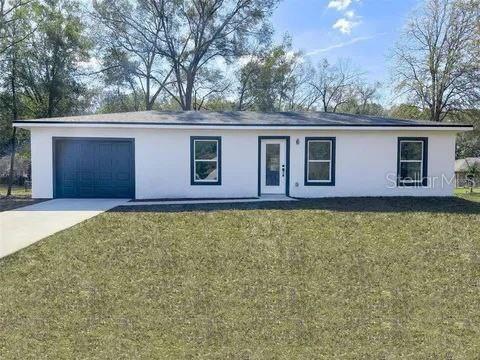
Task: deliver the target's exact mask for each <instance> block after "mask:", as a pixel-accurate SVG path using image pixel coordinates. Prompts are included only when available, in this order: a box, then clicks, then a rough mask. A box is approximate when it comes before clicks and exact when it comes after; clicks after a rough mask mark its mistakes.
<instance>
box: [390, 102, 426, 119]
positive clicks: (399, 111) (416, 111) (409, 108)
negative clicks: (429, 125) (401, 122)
mask: <svg viewBox="0 0 480 360" xmlns="http://www.w3.org/2000/svg"><path fill="white" fill-rule="evenodd" d="M389 116H391V117H393V118H397V119H414V120H427V118H428V114H426V113H425V111H423V110H422V109H421V108H419V107H418V106H416V105H412V104H399V105H395V106H392V108H391V109H390V111H389Z"/></svg>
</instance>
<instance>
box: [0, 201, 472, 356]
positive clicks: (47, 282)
mask: <svg viewBox="0 0 480 360" xmlns="http://www.w3.org/2000/svg"><path fill="white" fill-rule="evenodd" d="M132 209H133V208H117V209H116V210H115V211H110V212H108V213H104V214H102V215H100V216H97V217H95V218H93V219H90V220H88V221H85V222H83V223H81V224H79V225H77V226H75V227H73V228H71V229H68V230H65V231H63V232H61V233H59V234H57V235H54V236H51V237H50V238H48V239H46V240H44V241H41V242H40V243H38V244H36V245H33V246H31V247H30V248H28V249H25V250H23V251H20V252H18V253H16V254H14V255H11V256H9V257H7V258H5V259H3V260H0V284H1V285H0V307H1V308H0V354H1V355H0V357H1V358H2V359H47V358H55V359H63V358H81V359H87V358H96V359H134V358H135V359H136V358H142V359H143V358H144V359H149V358H171V359H178V358H216V359H225V358H232V359H311V358H347V359H358V358H365V359H400V358H412V359H427V358H431V359H474V358H478V356H479V354H480V291H479V290H480V283H479V279H480V204H479V203H476V202H473V201H469V200H465V199H460V198H450V199H398V198H397V199H332V200H318V201H302V202H297V203H282V204H268V205H265V206H263V207H262V206H261V205H259V204H254V205H237V206H236V208H235V209H232V208H229V207H228V205H219V206H210V207H205V206H193V207H184V206H176V207H169V208H155V207H153V208H152V207H145V208H140V209H139V208H136V209H137V210H138V211H136V212H134V211H133V210H132ZM158 210H166V211H163V212H159V211H158Z"/></svg>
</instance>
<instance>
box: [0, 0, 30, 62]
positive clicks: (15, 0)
mask: <svg viewBox="0 0 480 360" xmlns="http://www.w3.org/2000/svg"><path fill="white" fill-rule="evenodd" d="M31 2H32V0H10V1H8V0H0V55H2V54H4V53H5V52H6V51H8V50H9V49H10V48H11V47H12V46H15V45H17V44H20V43H21V42H22V41H24V40H25V39H26V38H27V37H28V36H29V35H30V33H25V32H23V33H22V36H16V37H15V38H12V28H14V27H16V28H17V29H18V28H19V26H18V25H17V23H18V22H20V21H22V19H23V15H24V14H25V12H24V11H23V10H25V9H26V8H27V7H28V6H29V4H30V3H31Z"/></svg>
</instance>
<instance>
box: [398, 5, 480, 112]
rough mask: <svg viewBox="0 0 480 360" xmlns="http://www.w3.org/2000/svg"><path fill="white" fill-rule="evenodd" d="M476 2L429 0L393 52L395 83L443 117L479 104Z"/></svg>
mask: <svg viewBox="0 0 480 360" xmlns="http://www.w3.org/2000/svg"><path fill="white" fill-rule="evenodd" d="M479 9H480V7H479V6H478V1H472V0H426V2H425V5H424V7H423V9H422V10H421V11H420V12H419V13H417V14H415V15H413V16H412V17H411V19H410V20H409V22H408V24H407V28H406V30H405V32H404V33H403V35H402V39H401V40H400V41H399V43H398V44H397V45H396V48H395V51H394V60H395V70H394V75H395V79H397V84H396V88H397V89H398V90H399V91H402V92H403V93H404V94H406V95H408V96H409V97H410V98H411V100H412V102H413V103H414V104H415V105H417V106H419V107H421V108H426V109H428V111H429V118H430V120H432V121H443V120H444V119H445V117H446V116H447V114H448V113H449V112H451V111H453V110H459V109H464V108H470V107H474V106H476V105H478V102H479V99H480V87H479V86H478V82H479V80H480V63H479V61H478V58H477V57H476V52H477V51H478V49H477V48H476V46H478V42H477V43H476V41H478V24H479V21H480V18H479V11H480V10H479Z"/></svg>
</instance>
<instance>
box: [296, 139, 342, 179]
mask: <svg viewBox="0 0 480 360" xmlns="http://www.w3.org/2000/svg"><path fill="white" fill-rule="evenodd" d="M310 142H330V160H310V159H309V148H308V145H309V143H310ZM304 160H305V162H304V185H305V186H335V173H336V171H335V168H336V166H335V165H336V138H335V137H306V138H305V159H304ZM310 162H329V163H330V178H329V179H328V180H309V178H308V175H309V163H310Z"/></svg>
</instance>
